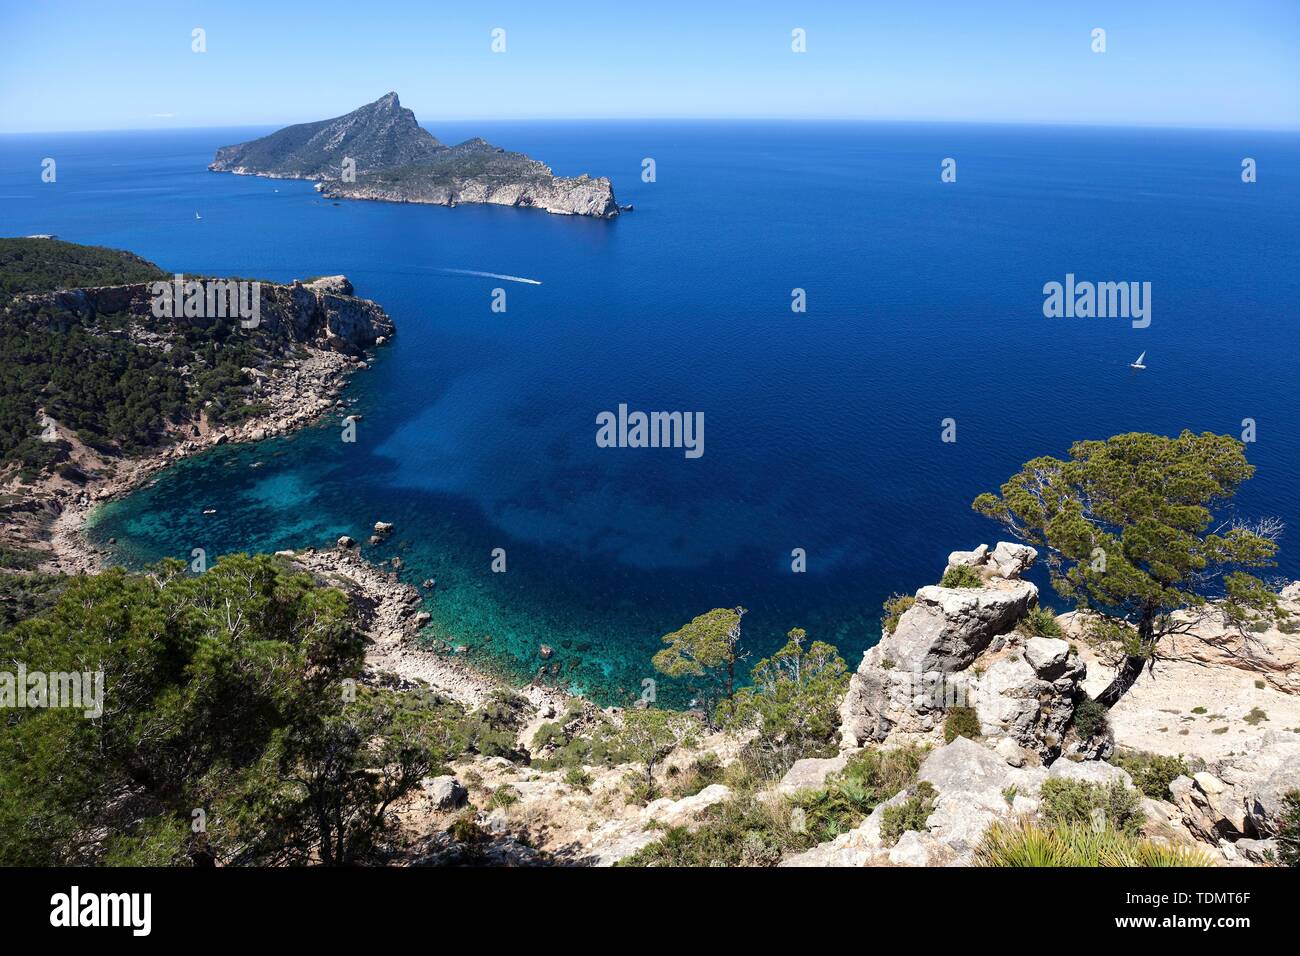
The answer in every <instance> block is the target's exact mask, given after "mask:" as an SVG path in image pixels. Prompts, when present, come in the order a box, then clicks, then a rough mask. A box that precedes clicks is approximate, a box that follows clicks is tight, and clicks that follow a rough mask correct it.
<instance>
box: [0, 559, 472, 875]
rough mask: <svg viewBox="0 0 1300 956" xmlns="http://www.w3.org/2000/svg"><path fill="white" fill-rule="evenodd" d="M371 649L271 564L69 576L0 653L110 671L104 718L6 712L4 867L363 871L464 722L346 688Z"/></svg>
mask: <svg viewBox="0 0 1300 956" xmlns="http://www.w3.org/2000/svg"><path fill="white" fill-rule="evenodd" d="M363 654H364V649H363V643H362V638H361V635H360V633H359V632H358V631H357V629H356V627H355V626H354V623H353V620H352V616H351V613H350V608H349V606H348V603H347V599H346V598H345V597H344V596H343V595H342V593H341V592H339V591H337V590H334V589H331V588H326V587H322V586H319V585H317V584H315V583H314V582H313V581H312V579H311V578H310V577H308V576H306V575H303V574H297V573H292V572H291V571H289V570H288V569H286V567H285V566H284V565H283V564H282V563H281V562H280V561H279V560H278V559H275V558H271V557H267V556H259V557H247V556H244V555H234V556H230V557H226V558H223V559H222V560H220V561H218V562H217V563H216V564H215V565H214V566H213V567H212V568H211V569H210V570H209V571H207V572H206V573H205V574H201V575H191V574H188V573H186V572H185V571H184V568H183V565H182V564H181V563H180V562H176V561H169V562H165V563H163V564H161V565H158V566H156V567H155V568H153V569H151V570H150V571H149V572H147V573H144V574H127V573H125V572H123V571H121V570H116V569H115V570H111V571H108V572H105V573H103V574H99V575H95V576H83V577H77V578H72V579H68V580H67V582H66V586H65V588H64V590H63V592H62V594H61V595H60V596H59V598H58V600H57V601H56V602H55V603H54V604H53V605H52V606H51V607H49V608H48V609H46V610H45V611H44V612H42V613H40V614H38V615H36V616H35V617H32V618H29V619H28V620H25V621H23V622H21V623H19V624H17V625H15V626H14V627H12V628H9V629H8V630H6V631H4V632H3V633H0V659H4V660H20V661H23V662H24V664H25V666H26V669H27V671H28V672H29V673H31V672H36V671H42V672H47V673H55V672H74V671H75V672H85V671H91V672H93V671H97V670H98V671H102V672H103V674H104V695H103V712H102V714H101V715H100V716H98V717H87V716H86V714H85V710H84V709H83V708H77V709H74V708H67V707H43V708H22V709H18V708H13V707H9V708H5V709H4V710H3V711H0V721H2V723H0V865H32V864H74V863H96V862H99V863H110V862H111V863H125V864H174V863H182V862H192V863H195V864H199V865H202V864H214V863H220V864H276V863H302V862H312V861H318V862H322V863H327V864H330V863H335V864H337V863H349V862H358V861H361V860H364V859H368V858H372V857H373V856H374V854H375V853H376V852H377V850H378V849H379V848H380V844H381V843H382V841H383V839H384V837H385V834H386V833H387V832H388V829H389V826H390V824H391V820H390V818H389V815H388V808H389V807H390V806H391V805H392V803H393V801H394V800H396V799H397V798H399V797H400V796H402V795H403V794H404V793H406V792H408V791H409V790H410V789H411V788H412V787H413V786H414V785H415V784H416V783H417V782H418V781H419V780H420V778H421V777H423V776H426V775H428V774H429V773H431V772H436V770H437V768H439V767H440V766H441V765H442V763H443V761H444V760H446V759H447V758H448V757H449V756H451V755H452V754H453V753H457V752H460V750H461V749H462V748H463V743H462V742H461V741H460V740H459V738H458V735H457V733H456V728H455V724H454V721H455V718H456V717H458V716H459V711H458V709H457V708H454V707H452V706H450V705H446V704H443V703H441V702H440V701H438V700H436V699H432V700H430V699H426V698H424V697H422V696H418V695H409V694H408V695H404V694H399V693H395V692H389V691H381V690H372V689H369V688H367V687H364V686H358V685H356V684H355V683H353V682H354V681H355V680H356V678H358V677H359V676H360V674H361V664H362V659H363Z"/></svg>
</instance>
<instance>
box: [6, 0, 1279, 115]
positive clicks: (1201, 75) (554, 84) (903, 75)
mask: <svg viewBox="0 0 1300 956" xmlns="http://www.w3.org/2000/svg"><path fill="white" fill-rule="evenodd" d="M1131 6H1132V5H1126V4H1124V3H1120V2H1115V0H1102V2H1097V3H1093V4H1089V5H1088V6H1087V8H1086V9H1082V8H1079V9H1074V8H1068V9H1067V8H1057V7H1054V6H1053V7H1048V6H1045V5H1042V4H1036V3H1032V2H1028V0H1006V2H1003V3H999V4H997V5H995V6H993V7H982V8H976V7H974V6H973V5H970V4H963V3H960V2H958V0H941V2H937V3H934V4H928V5H926V6H925V7H924V8H919V7H918V8H911V9H904V10H897V9H861V8H860V7H859V5H855V4H851V3H846V2H827V3H821V4H814V5H811V6H808V5H799V6H793V5H790V4H788V3H773V2H757V3H754V4H747V5H745V6H743V7H741V6H738V5H737V6H734V7H733V8H732V9H731V10H725V9H724V10H719V9H697V8H696V7H694V6H691V5H688V4H686V3H684V2H677V0H672V2H665V3H661V4H657V5H655V7H654V8H652V9H648V10H641V9H634V10H609V11H602V13H601V16H600V20H599V22H598V23H593V22H591V18H590V16H589V15H588V14H587V13H586V12H585V11H584V10H580V9H577V8H574V9H572V10H564V9H559V10H548V11H538V10H536V9H533V8H530V7H528V6H527V5H523V4H514V3H507V4H501V5H498V6H496V7H494V8H493V9H492V10H491V11H490V12H486V13H480V12H478V11H476V10H453V9H436V8H433V7H431V5H430V4H428V3H420V2H416V0H401V2H396V3H393V4H390V5H388V6H387V7H386V8H385V11H384V16H383V17H371V18H366V17H363V16H359V15H358V14H357V12H356V9H355V8H354V7H352V6H348V5H343V4H335V5H330V4H328V3H326V4H323V5H322V4H320V3H313V4H310V5H308V4H306V3H301V2H289V3H284V4H279V5H276V6H275V7H273V8H269V9H268V8H267V7H266V5H255V4H251V3H247V2H234V3H228V4H224V5H222V6H221V7H220V8H215V9H214V8H211V7H208V6H206V5H204V4H202V3H198V2H189V0H170V2H164V0H142V2H141V3H139V4H136V5H134V6H133V7H132V9H131V10H130V12H129V15H128V14H126V13H124V12H123V11H121V10H120V9H114V8H111V7H106V6H101V5H96V4H92V3H89V2H85V0H51V2H48V3H42V4H39V5H36V4H30V5H22V6H18V5H9V6H6V7H5V8H4V9H3V10H2V11H0V31H3V33H4V34H5V35H6V36H7V37H9V41H10V42H9V44H8V46H9V47H10V49H9V50H8V51H7V55H6V57H5V59H4V60H3V61H0V133H10V134H12V133H61V132H68V133H76V132H100V131H104V132H108V131H128V130H144V129H210V128H220V127H236V126H241V127H245V126H268V127H277V128H278V127H282V126H287V125H292V124H295V123H303V122H312V121H315V120H322V119H327V118H331V117H335V116H340V115H342V114H344V113H347V112H350V111H351V110H353V109H355V108H356V107H358V106H360V105H362V104H364V103H368V102H372V101H373V100H375V99H377V98H378V97H379V96H381V95H383V94H384V93H385V92H387V91H388V90H396V91H397V92H398V93H399V95H401V97H402V102H403V105H405V106H407V107H409V108H411V109H412V110H413V111H414V112H415V115H416V117H417V118H418V119H419V120H420V122H421V123H422V124H424V125H426V126H431V127H432V126H435V125H436V124H438V123H443V122H459V121H464V120H475V121H481V122H495V121H502V122H505V121H552V122H557V121H566V120H589V121H600V120H704V121H709V120H712V121H718V120H784V121H796V120H797V121H804V120H815V121H855V122H856V121H862V122H873V121H878V122H923V123H995V124H1016V125H1066V126H1116V127H1149V128H1160V129H1164V128H1179V129H1224V130H1260V131H1288V132H1289V131H1295V130H1297V129H1300V58H1297V57H1296V55H1295V52H1296V50H1297V48H1300V5H1297V4H1294V3H1291V2H1287V0H1249V2H1244V3H1239V4H1236V5H1234V6H1232V7H1231V8H1228V7H1226V6H1225V5H1223V4H1221V3H1215V2H1209V0H1188V2H1173V0H1153V2H1151V3H1144V4H1142V5H1141V7H1140V8H1138V9H1133V8H1131ZM498 28H500V29H503V30H504V31H505V34H504V37H503V38H501V39H503V42H504V51H503V52H493V50H492V44H493V31H494V30H496V29H498ZM1097 28H1100V29H1103V30H1105V31H1106V34H1105V45H1106V49H1105V51H1104V52H1094V50H1093V46H1094V44H1095V41H1094V39H1093V37H1092V32H1093V30H1094V29H1097ZM196 29H201V30H202V31H203V34H202V41H203V42H202V44H201V45H202V46H203V51H202V52H195V51H194V46H195V45H196V41H195V39H194V36H193V31H194V30H196ZM795 29H801V30H803V31H805V33H804V38H805V41H806V50H805V52H799V53H796V52H794V50H793V49H792V44H793V40H792V31H794V30H795ZM331 47H336V48H338V49H339V50H340V52H341V55H340V56H339V57H337V58H335V60H333V61H332V60H330V59H329V58H328V57H323V56H322V51H323V50H328V49H330V48H331ZM66 63H73V64H76V69H75V70H57V71H56V70H52V69H51V64H66Z"/></svg>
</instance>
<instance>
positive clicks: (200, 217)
mask: <svg viewBox="0 0 1300 956" xmlns="http://www.w3.org/2000/svg"><path fill="white" fill-rule="evenodd" d="M194 218H195V219H202V218H203V217H202V216H200V215H199V214H198V212H195V213H194Z"/></svg>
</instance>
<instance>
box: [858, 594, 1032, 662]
mask: <svg viewBox="0 0 1300 956" xmlns="http://www.w3.org/2000/svg"><path fill="white" fill-rule="evenodd" d="M1037 600H1038V588H1036V587H1035V586H1034V585H1032V584H1030V583H1029V582H1028V581H1021V582H1016V583H1015V584H1008V585H1006V586H1004V587H996V588H995V587H984V588H944V587H939V586H937V585H929V586H927V587H923V588H921V589H920V590H919V591H917V592H916V603H915V604H913V605H912V607H910V608H908V609H907V611H906V612H905V613H904V614H903V616H902V617H901V618H899V621H898V626H897V627H895V628H894V633H893V634H891V635H889V636H888V637H886V638H885V639H884V640H882V641H881V647H882V648H883V653H884V654H885V656H886V657H887V659H889V660H892V661H893V663H894V666H895V667H896V668H898V669H900V670H907V671H913V672H915V673H925V672H927V671H942V672H945V673H946V672H950V671H958V670H963V669H965V668H966V667H969V666H970V664H971V663H972V662H973V661H974V660H975V658H976V657H978V656H979V654H980V652H981V651H983V650H984V649H985V648H986V647H988V646H989V642H990V641H991V640H992V639H993V637H994V636H995V635H997V634H1004V633H1006V632H1007V631H1009V630H1011V629H1012V628H1013V627H1015V625H1016V623H1017V622H1018V621H1020V619H1021V618H1023V617H1024V616H1025V614H1026V613H1027V612H1028V610H1029V608H1030V607H1032V606H1034V604H1035V603H1037Z"/></svg>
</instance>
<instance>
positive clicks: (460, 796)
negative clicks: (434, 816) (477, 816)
mask: <svg viewBox="0 0 1300 956" xmlns="http://www.w3.org/2000/svg"><path fill="white" fill-rule="evenodd" d="M420 788H421V789H422V790H423V791H424V792H425V793H426V794H427V795H428V797H429V799H430V801H432V803H433V805H434V806H435V807H437V808H438V809H439V810H456V809H459V808H460V807H463V806H465V804H466V803H468V802H469V790H467V789H466V788H465V787H464V786H463V785H462V784H461V782H460V781H459V780H457V779H456V778H455V777H452V776H450V775H444V776H441V777H426V778H424V779H423V780H421V781H420Z"/></svg>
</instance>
